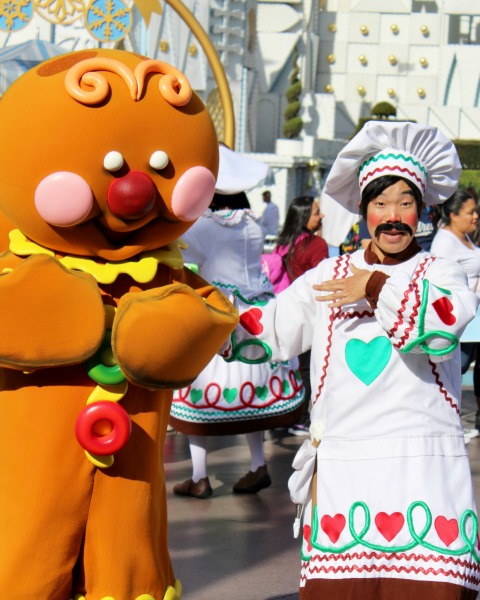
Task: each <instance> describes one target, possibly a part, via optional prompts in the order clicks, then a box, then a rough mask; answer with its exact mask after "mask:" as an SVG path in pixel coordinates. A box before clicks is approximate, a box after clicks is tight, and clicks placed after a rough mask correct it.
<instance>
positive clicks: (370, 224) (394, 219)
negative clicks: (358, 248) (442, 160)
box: [367, 180, 418, 260]
mask: <svg viewBox="0 0 480 600" xmlns="http://www.w3.org/2000/svg"><path fill="white" fill-rule="evenodd" d="M417 224H418V212H417V204H416V202H415V197H414V194H413V192H412V190H411V188H410V186H409V185H408V184H407V183H406V182H405V181H402V180H400V181H397V182H396V183H394V184H393V185H391V186H389V187H388V188H386V189H385V190H384V191H383V192H382V193H381V194H379V195H378V196H377V197H376V198H374V199H373V200H371V201H370V202H369V203H368V206H367V228H368V231H369V233H370V237H371V238H372V245H373V250H374V252H375V253H376V254H377V255H378V257H379V258H380V259H381V260H383V258H384V257H385V255H387V254H388V255H390V254H398V253H399V252H402V250H405V248H407V247H408V246H409V245H410V242H411V241H412V238H413V236H414V234H415V231H416V229H417Z"/></svg>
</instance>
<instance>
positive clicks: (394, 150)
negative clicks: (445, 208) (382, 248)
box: [323, 121, 462, 214]
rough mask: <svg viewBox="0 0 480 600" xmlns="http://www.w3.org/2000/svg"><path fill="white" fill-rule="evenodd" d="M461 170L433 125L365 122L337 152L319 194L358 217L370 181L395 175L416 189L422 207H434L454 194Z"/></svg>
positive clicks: (452, 148)
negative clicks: (431, 205) (430, 205)
mask: <svg viewBox="0 0 480 600" xmlns="http://www.w3.org/2000/svg"><path fill="white" fill-rule="evenodd" d="M461 172H462V166H461V164H460V160H459V158H458V154H457V151H456V148H455V145H454V144H453V142H452V141H451V140H449V139H448V138H447V137H445V136H444V135H443V133H442V132H441V131H440V130H439V129H437V128H436V127H430V126H428V125H419V124H418V123H411V122H386V121H367V123H365V125H364V126H363V128H362V129H361V130H360V131H359V132H358V133H357V135H356V136H355V137H354V138H353V139H352V140H351V141H350V142H349V143H348V144H347V145H346V146H345V147H344V148H343V149H342V150H341V151H340V153H339V154H338V156H337V158H336V160H335V162H334V164H333V166H332V169H331V170H330V173H329V174H328V177H327V180H326V182H325V187H324V190H323V194H324V195H327V196H329V197H330V198H332V199H333V200H335V201H336V202H339V203H340V204H341V205H342V206H344V207H345V208H346V209H347V210H349V211H350V212H353V213H356V214H358V203H359V202H360V198H361V194H362V191H363V189H364V188H365V187H366V186H367V185H368V184H369V183H370V182H371V181H373V180H374V179H377V178H378V177H382V176H383V175H399V176H400V177H404V178H405V179H409V180H410V181H412V182H413V183H414V184H415V185H416V186H417V187H418V188H419V190H420V191H421V193H422V196H423V201H424V202H425V203H426V204H438V203H441V202H444V201H445V200H446V199H447V198H449V197H450V196H451V195H452V194H453V193H454V192H455V190H456V189H457V184H458V180H459V178H460V173H461Z"/></svg>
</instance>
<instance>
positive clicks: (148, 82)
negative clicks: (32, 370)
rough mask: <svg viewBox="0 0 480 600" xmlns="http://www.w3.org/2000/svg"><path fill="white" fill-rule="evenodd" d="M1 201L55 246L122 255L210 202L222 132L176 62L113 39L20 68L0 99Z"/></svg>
mask: <svg viewBox="0 0 480 600" xmlns="http://www.w3.org/2000/svg"><path fill="white" fill-rule="evenodd" d="M0 139H1V140H2V143H1V144H0V210H2V211H3V213H4V214H5V216H6V217H7V218H8V219H9V220H10V221H11V222H12V224H13V225H14V226H15V227H17V228H18V229H20V230H21V231H22V233H24V234H25V235H26V236H27V237H28V238H30V239H31V240H33V241H34V242H36V243H38V244H40V245H42V246H46V247H48V248H50V249H53V250H56V251H58V252H61V253H68V254H77V255H80V256H97V257H100V258H103V259H105V260H109V261H117V260H125V259H128V258H131V257H133V256H135V255H136V254H138V253H140V252H144V251H148V250H153V249H156V248H159V247H161V246H164V245H166V244H168V243H170V242H172V241H174V240H175V239H177V238H178V237H179V236H181V234H182V233H183V232H185V231H186V230H187V229H188V228H189V226H190V225H191V224H192V223H193V222H194V221H195V220H196V219H197V218H198V217H199V216H200V215H201V214H202V213H203V211H204V210H205V209H206V208H207V207H208V205H209V204H210V201H211V199H212V197H213V193H214V189H215V178H216V175H217V170H218V141H217V136H216V133H215V129H214V127H213V123H212V121H211V119H210V117H209V115H208V112H207V110H206V108H205V106H204V105H203V103H202V102H201V100H200V99H199V98H198V96H197V95H196V94H195V93H193V92H192V91H191V88H190V85H189V83H188V81H187V80H186V78H185V77H184V76H183V75H182V74H181V73H180V72H179V71H177V70H176V69H174V68H173V67H170V66H169V65H166V64H165V63H160V62H159V61H153V60H148V59H145V58H143V57H140V56H137V55H134V54H131V53H129V52H124V51H121V50H105V49H98V50H91V51H81V52H73V53H71V54H66V55H64V56H61V57H57V58H54V59H51V60H49V61H47V62H45V63H43V64H41V65H40V66H39V67H37V68H35V69H32V70H30V71H28V72H27V73H26V74H25V75H24V76H23V77H21V78H20V79H18V80H17V81H16V82H15V83H14V84H13V85H12V86H11V88H10V89H9V90H8V91H7V92H6V94H5V95H4V96H3V98H2V100H1V102H0Z"/></svg>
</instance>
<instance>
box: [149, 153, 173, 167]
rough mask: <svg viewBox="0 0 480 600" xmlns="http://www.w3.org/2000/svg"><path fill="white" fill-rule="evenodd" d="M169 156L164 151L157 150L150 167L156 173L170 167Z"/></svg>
mask: <svg viewBox="0 0 480 600" xmlns="http://www.w3.org/2000/svg"><path fill="white" fill-rule="evenodd" d="M168 160H169V159H168V154H167V153H166V152H164V151H163V150H157V151H156V152H154V153H153V154H152V156H151V157H150V166H151V167H152V169H155V170H156V171H161V170H162V169H164V168H165V167H166V166H167V165H168Z"/></svg>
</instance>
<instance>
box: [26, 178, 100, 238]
mask: <svg viewBox="0 0 480 600" xmlns="http://www.w3.org/2000/svg"><path fill="white" fill-rule="evenodd" d="M92 206H93V194H92V190H91V189H90V186H89V185H88V183H87V182H86V181H85V179H83V178H82V177H80V175H77V174H76V173H69V172H68V171H58V172H57V173H52V174H51V175H47V177H45V179H42V181H41V182H40V183H39V184H38V186H37V189H36V190H35V207H36V209H37V211H38V213H39V215H40V216H41V217H42V219H43V220H44V221H46V222H47V223H49V224H50V225H55V226H56V227H71V226H73V225H77V224H78V223H81V222H82V221H84V220H85V219H86V218H87V216H88V215H89V213H90V211H91V210H92Z"/></svg>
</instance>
